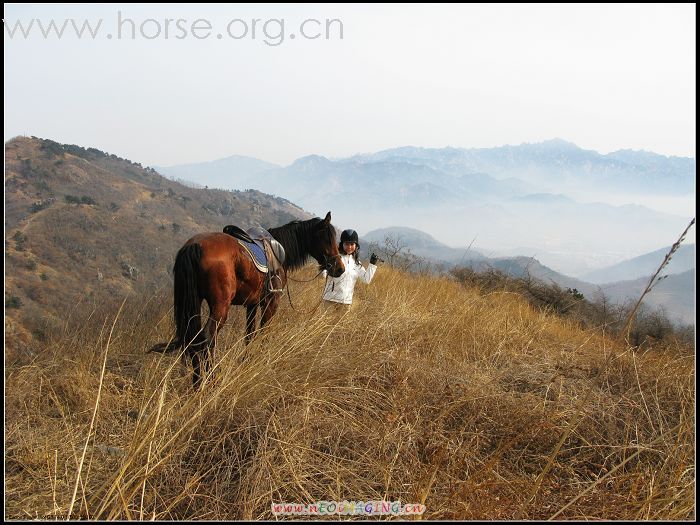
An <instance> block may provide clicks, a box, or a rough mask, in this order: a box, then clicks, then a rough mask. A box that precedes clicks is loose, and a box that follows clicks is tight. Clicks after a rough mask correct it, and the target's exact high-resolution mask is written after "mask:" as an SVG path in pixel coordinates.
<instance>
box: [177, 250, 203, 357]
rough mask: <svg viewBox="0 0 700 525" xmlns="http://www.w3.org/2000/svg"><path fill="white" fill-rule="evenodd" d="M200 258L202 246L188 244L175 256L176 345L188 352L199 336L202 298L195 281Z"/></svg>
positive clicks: (195, 344)
mask: <svg viewBox="0 0 700 525" xmlns="http://www.w3.org/2000/svg"><path fill="white" fill-rule="evenodd" d="M201 259H202V247H201V246H200V245H199V244H197V243H194V244H188V245H187V246H183V247H182V248H180V251H179V252H177V256H176V257H175V267H174V268H173V273H174V274H175V326H176V340H177V342H178V346H180V347H181V348H186V349H187V350H188V352H187V353H188V354H191V353H192V351H193V350H194V348H193V347H194V346H197V344H198V342H199V341H196V339H198V338H199V337H201V334H200V332H201V320H200V318H199V314H200V307H201V304H202V300H201V298H200V297H199V293H198V287H197V281H198V279H199V275H198V274H199V262H200V260H201Z"/></svg>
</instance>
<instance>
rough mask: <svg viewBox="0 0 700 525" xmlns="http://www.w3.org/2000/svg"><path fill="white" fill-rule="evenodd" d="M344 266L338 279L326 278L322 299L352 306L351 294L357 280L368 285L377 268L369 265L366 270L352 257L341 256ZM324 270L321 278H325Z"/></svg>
mask: <svg viewBox="0 0 700 525" xmlns="http://www.w3.org/2000/svg"><path fill="white" fill-rule="evenodd" d="M340 258H341V259H342V260H343V264H344V265H345V271H344V272H343V274H342V275H341V276H340V277H328V278H327V279H326V288H325V289H324V290H323V298H324V299H325V300H326V301H333V302H334V303H343V304H352V294H353V290H354V289H355V283H356V282H357V280H358V279H362V281H364V282H365V283H367V284H369V283H370V281H371V280H372V277H373V276H374V272H376V271H377V266H376V265H374V264H369V265H368V266H367V269H366V270H365V269H364V267H363V266H362V265H361V264H359V263H356V262H355V258H354V257H353V256H352V255H341V256H340ZM327 275H328V274H327V272H326V270H323V277H327Z"/></svg>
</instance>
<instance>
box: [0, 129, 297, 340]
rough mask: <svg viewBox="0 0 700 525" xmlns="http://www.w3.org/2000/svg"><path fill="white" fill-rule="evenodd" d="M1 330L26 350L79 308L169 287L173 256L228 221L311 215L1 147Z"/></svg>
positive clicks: (18, 144)
mask: <svg viewBox="0 0 700 525" xmlns="http://www.w3.org/2000/svg"><path fill="white" fill-rule="evenodd" d="M5 205H6V215H5V306H6V313H7V317H6V321H5V333H6V338H7V339H9V343H10V347H11V349H12V350H13V352H15V351H16V352H20V353H32V352H35V351H36V348H37V343H40V342H41V340H43V339H45V338H46V337H47V334H48V333H50V332H51V331H53V330H56V329H60V328H61V327H62V326H63V325H64V324H65V321H66V318H67V316H68V312H69V311H70V310H72V309H73V308H75V307H76V305H78V304H79V308H80V309H85V308H87V309H90V308H91V307H92V306H94V305H97V304H103V303H110V304H112V305H118V304H119V303H120V302H121V300H122V299H123V298H124V297H125V296H126V295H130V294H134V295H135V296H136V297H143V295H144V294H149V293H153V291H154V290H163V291H166V290H168V293H169V290H170V287H171V282H172V277H171V275H172V274H171V270H172V264H173V261H174V258H175V253H176V252H177V250H178V249H179V247H180V246H182V244H184V242H185V241H186V240H187V239H188V238H189V237H191V236H192V235H194V234H195V233H200V232H203V231H221V229H222V228H223V227H224V226H225V225H226V224H238V225H240V226H243V227H248V226H253V225H262V226H267V227H270V226H278V225H281V224H284V223H286V222H288V221H290V220H293V219H300V218H309V217H310V215H309V214H308V213H306V212H304V211H303V210H301V209H300V208H298V207H297V206H295V205H293V204H291V203H290V202H288V201H285V200H284V199H279V198H275V197H272V196H270V195H266V194H263V193H260V192H258V191H245V192H237V191H234V192H231V191H218V190H207V189H193V188H188V187H186V186H183V185H181V184H178V183H177V182H173V181H170V180H168V179H166V178H164V177H162V176H160V175H159V174H158V173H156V172H155V171H154V170H152V169H150V168H144V167H143V166H141V165H140V164H138V163H134V162H131V161H128V160H125V159H122V158H119V157H117V156H115V155H109V154H106V153H104V152H102V151H99V150H96V149H93V148H88V149H85V148H82V147H78V146H71V145H63V144H58V143H56V142H53V141H50V140H42V139H36V138H28V137H18V138H15V139H13V140H11V141H9V142H8V143H6V145H5Z"/></svg>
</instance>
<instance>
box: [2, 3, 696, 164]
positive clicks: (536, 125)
mask: <svg viewBox="0 0 700 525" xmlns="http://www.w3.org/2000/svg"><path fill="white" fill-rule="evenodd" d="M120 17H121V18H120ZM70 18H72V19H73V20H74V22H75V23H76V24H77V26H78V27H79V28H80V27H82V23H83V20H84V19H87V20H89V21H90V22H91V24H92V27H93V28H94V27H96V25H97V22H98V21H99V20H100V19H102V22H101V24H100V26H99V32H98V33H97V36H96V38H94V39H93V38H90V37H89V36H87V35H88V33H87V32H86V33H85V34H84V36H83V37H82V38H77V37H76V36H75V32H74V30H73V26H70V25H68V26H67V27H66V30H65V33H64V34H63V36H62V37H61V38H60V39H59V38H58V37H57V36H56V35H55V34H52V35H51V36H49V37H48V38H44V37H43V36H42V35H41V32H40V27H38V25H37V24H38V22H36V21H35V25H33V26H32V27H31V31H32V32H29V33H28V35H29V36H28V37H27V38H24V37H23V36H22V34H21V31H20V30H19V29H17V26H16V25H15V24H16V23H17V22H18V21H19V22H21V23H22V24H23V27H24V28H25V29H26V28H27V27H28V25H29V23H30V21H31V20H32V19H38V20H40V21H41V22H42V24H43V25H44V26H46V25H47V24H48V23H49V21H50V20H51V19H53V20H54V22H55V23H56V24H58V26H62V25H63V23H64V21H65V20H66V19H70ZM4 19H5V51H4V57H5V75H4V79H5V80H4V83H5V85H4V87H5V140H7V139H9V138H11V137H13V136H15V135H20V134H27V135H36V136H39V137H44V138H51V139H53V140H56V141H59V142H64V143H72V144H79V145H83V146H93V147H97V148H99V149H102V150H105V151H108V152H110V153H115V154H117V155H119V156H122V157H126V158H129V159H131V160H134V161H137V162H142V163H143V164H145V165H171V164H179V163H186V162H198V161H204V160H213V159H217V158H221V157H225V156H229V155H233V154H239V155H249V156H253V157H258V158H261V159H264V160H268V161H271V162H277V163H281V164H287V163H290V162H291V161H293V160H294V159H296V158H298V157H301V156H303V155H308V154H311V153H316V154H320V155H325V156H328V157H339V156H348V155H352V154H354V153H358V152H371V151H377V150H381V149H385V148H390V147H396V146H405V145H414V146H424V147H443V146H454V147H491V146H499V145H503V144H520V143H523V142H537V141H541V140H546V139H549V138H553V137H561V138H563V139H566V140H569V141H572V142H575V143H576V144H578V145H579V146H581V147H583V148H586V149H594V150H597V151H600V152H601V153H607V152H610V151H613V150H616V149H621V148H632V149H646V150H651V151H655V152H657V153H662V154H666V155H683V156H695V5H694V4H693V5H690V4H685V5H595V6H592V5H585V6H583V5H573V6H565V5H559V6H551V5H535V6H521V5H508V6H486V5H477V6H452V5H445V6H434V5H430V6H427V5H426V6H421V5H418V6H415V5H406V6H397V5H379V6H377V5H349V6H348V5H338V6H336V5H308V6H279V5H270V6H259V5H257V6H241V5H232V6H207V5H198V6H193V7H183V6H161V5H158V6H149V5H146V6H142V5H131V4H115V5H111V6H110V5H99V6H75V5H73V6H57V5H41V6H31V5H29V6H27V5H9V6H8V5H7V4H6V5H5V12H4ZM120 19H121V22H122V25H121V29H122V37H121V38H118V37H117V24H118V21H119V20H120ZM149 19H151V20H149ZM166 19H171V20H172V21H171V22H168V25H167V28H168V30H169V31H168V35H167V36H168V37H167V38H166V37H165V29H166ZM178 19H179V20H180V22H178V21H177V20H178ZM197 19H204V20H201V21H199V22H197V23H196V24H195V26H196V28H195V29H194V31H193V30H192V24H193V22H195V20H197ZM253 19H258V20H259V21H258V22H256V26H255V29H256V33H255V38H253V33H252V20H253ZM307 19H313V20H317V21H319V23H316V22H314V21H313V20H312V21H311V22H307V23H306V25H304V27H303V28H301V27H300V25H301V24H302V22H304V21H305V20H307ZM326 19H338V20H340V22H334V23H332V24H331V26H330V38H329V39H326V37H325V21H326ZM282 21H283V24H284V33H282V32H281V29H282ZM229 22H232V23H231V25H230V26H228V29H229V32H227V25H228V24H229ZM68 23H69V24H70V23H71V22H68ZM207 23H208V24H210V25H211V29H210V30H209V29H208V26H207ZM178 24H179V25H178ZM341 24H342V39H341V38H340V35H339V27H340V26H341ZM132 27H133V31H135V33H136V34H135V38H132V34H131V31H132V29H131V28H132ZM12 29H14V30H15V34H14V37H10V35H9V31H8V30H12ZM301 29H303V30H304V34H305V35H307V36H314V35H316V34H318V35H320V36H319V37H318V38H316V39H310V38H303V37H302V36H301V34H300V30H301ZM245 30H247V33H245V34H244V31H245ZM185 31H186V32H187V34H186V35H185ZM229 33H230V34H229ZM206 34H209V36H208V38H205V37H204V36H205V35H206ZM282 34H284V38H282V37H281V35H282ZM292 34H294V37H292V36H291V35H292ZM107 35H109V37H108V36H107ZM195 35H196V36H199V37H200V38H196V37H195ZM218 35H221V38H218ZM266 35H267V36H266ZM183 36H184V38H183ZM110 37H111V38H110ZM234 37H236V38H234ZM269 44H272V45H269Z"/></svg>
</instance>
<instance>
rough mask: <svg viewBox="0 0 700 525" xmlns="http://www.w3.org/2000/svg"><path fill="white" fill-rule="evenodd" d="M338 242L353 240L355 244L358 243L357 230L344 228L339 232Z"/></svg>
mask: <svg viewBox="0 0 700 525" xmlns="http://www.w3.org/2000/svg"><path fill="white" fill-rule="evenodd" d="M340 242H341V244H342V243H344V242H354V243H355V244H359V242H358V239H357V232H356V231H355V230H344V231H343V233H341V234H340Z"/></svg>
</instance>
